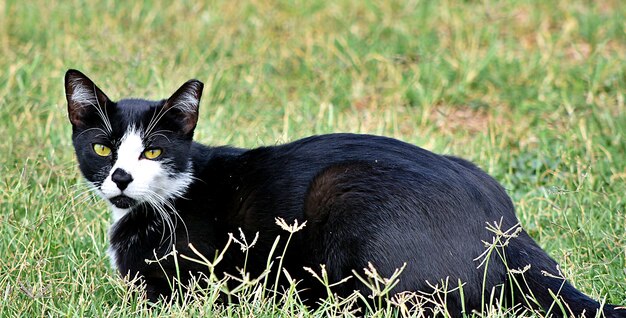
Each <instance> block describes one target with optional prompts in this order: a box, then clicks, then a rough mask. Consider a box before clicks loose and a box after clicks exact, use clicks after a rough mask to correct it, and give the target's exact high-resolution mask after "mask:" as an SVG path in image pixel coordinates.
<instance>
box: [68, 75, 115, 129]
mask: <svg viewBox="0 0 626 318" xmlns="http://www.w3.org/2000/svg"><path fill="white" fill-rule="evenodd" d="M65 97H66V98H67V113H68V116H69V118H70V122H71V123H72V125H74V126H75V127H82V126H85V125H86V119H87V117H89V115H90V114H92V113H94V112H96V113H101V112H103V110H104V109H105V107H106V105H107V103H109V98H108V97H107V96H106V95H105V94H104V92H102V90H100V88H98V86H96V84H94V83H93V82H92V81H91V80H90V79H89V78H88V77H87V76H85V74H83V73H81V72H79V71H77V70H72V69H70V70H68V71H67V72H66V73H65Z"/></svg>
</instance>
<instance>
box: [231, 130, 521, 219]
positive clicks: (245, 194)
mask: <svg viewBox="0 0 626 318" xmlns="http://www.w3.org/2000/svg"><path fill="white" fill-rule="evenodd" d="M236 157H237V159H236V160H235V161H236V164H234V165H233V170H234V174H235V175H236V177H235V178H234V179H235V180H234V182H235V185H234V187H235V188H236V189H238V191H239V193H237V196H238V198H240V200H241V202H243V203H246V201H247V202H248V203H250V204H252V205H253V206H254V207H255V209H259V208H263V209H272V210H274V211H289V213H288V214H291V215H294V214H298V213H300V212H301V211H303V208H304V204H305V201H307V202H310V200H311V197H312V196H315V195H314V194H319V193H325V192H328V191H329V189H334V190H336V189H338V188H336V186H337V185H338V184H341V186H342V187H345V188H346V189H358V188H359V187H361V190H362V191H364V190H367V192H371V193H376V194H377V195H380V196H389V197H396V198H398V199H399V198H403V199H406V200H411V201H413V202H418V201H421V200H429V199H428V198H429V197H448V198H449V197H452V198H455V197H457V198H458V199H459V200H479V201H484V202H491V201H494V200H495V201H500V202H501V204H499V206H504V207H505V208H506V210H509V207H510V210H511V212H512V206H511V205H510V204H509V202H510V201H509V199H508V196H507V195H506V193H505V192H504V190H503V189H502V187H501V186H500V185H499V184H498V183H497V182H496V181H495V180H493V179H492V178H491V177H489V176H488V175H487V174H486V173H484V172H483V171H482V170H480V169H479V168H477V167H476V166H475V165H473V164H471V163H469V162H467V161H465V160H462V159H459V158H454V157H446V156H441V155H437V154H434V153H432V152H430V151H428V150H425V149H422V148H420V147H417V146H414V145H411V144H409V143H405V142H402V141H399V140H397V139H392V138H388V137H381V136H373V135H360V134H328V135H319V136H312V137H307V138H304V139H300V140H296V141H294V142H291V143H287V144H284V145H278V146H271V147H261V148H256V149H252V150H248V151H245V152H241V153H240V154H238V155H237V156H236ZM341 191H344V190H341ZM442 194H443V195H442ZM246 199H247V200H246ZM246 207H248V206H246ZM500 212H502V211H500Z"/></svg>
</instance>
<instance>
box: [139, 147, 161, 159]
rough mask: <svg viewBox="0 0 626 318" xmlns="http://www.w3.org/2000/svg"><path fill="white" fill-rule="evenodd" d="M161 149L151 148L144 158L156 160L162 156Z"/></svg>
mask: <svg viewBox="0 0 626 318" xmlns="http://www.w3.org/2000/svg"><path fill="white" fill-rule="evenodd" d="M161 152H162V151H161V149H159V148H151V149H147V150H146V151H144V152H143V156H144V157H146V159H150V160H152V159H156V158H158V157H159V156H160V155H161Z"/></svg>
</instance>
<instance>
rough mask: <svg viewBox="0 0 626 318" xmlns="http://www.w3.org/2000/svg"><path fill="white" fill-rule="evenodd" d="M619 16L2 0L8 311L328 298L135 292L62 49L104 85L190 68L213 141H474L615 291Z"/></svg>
mask: <svg viewBox="0 0 626 318" xmlns="http://www.w3.org/2000/svg"><path fill="white" fill-rule="evenodd" d="M624 16H626V5H625V4H624V3H623V2H622V1H602V2H601V3H600V2H598V3H597V4H590V2H588V1H510V2H502V1H458V2H457V1H381V2H372V1H282V2H270V1H262V0H261V1H245V2H242V1H211V2H210V3H208V4H204V3H203V2H198V1H173V2H158V1H144V2H136V3H135V2H134V3H131V2H121V1H120V2H115V1H91V0H86V1H63V2H58V3H54V2H53V3H51V2H49V1H39V0H34V1H12V0H9V1H7V0H0V54H1V57H0V136H1V137H2V139H3V140H2V141H1V142H0V207H1V213H0V224H1V225H0V251H1V252H2V257H0V273H2V275H0V298H1V299H0V303H1V305H0V316H2V317H4V316H42V315H51V316H137V315H140V316H150V315H152V316H158V315H164V316H169V315H170V314H171V315H174V316H176V315H179V316H185V315H200V314H205V315H210V314H211V313H212V314H213V315H216V316H221V315H231V316H247V315H253V316H263V315H265V316H271V315H273V314H278V313H282V314H288V315H294V316H296V315H298V314H300V313H302V314H303V315H307V316H308V315H318V316H324V313H322V312H313V313H309V312H307V311H305V310H304V309H303V308H301V307H299V305H298V303H297V302H296V301H295V299H294V298H290V299H291V300H290V301H287V302H286V303H285V304H286V305H285V307H276V306H272V305H271V303H265V302H259V303H255V304H256V307H254V306H253V305H250V304H248V305H243V304H242V305H241V306H235V307H232V308H231V307H228V308H223V307H221V306H220V305H217V304H203V303H195V304H193V305H190V306H187V307H180V306H177V305H173V306H174V307H173V308H167V307H163V308H159V307H157V308H153V309H151V310H148V309H147V307H146V306H145V304H143V303H142V301H141V300H138V299H136V298H135V297H134V296H133V294H132V293H128V292H127V288H126V285H125V284H124V283H123V281H122V280H121V279H119V278H118V277H117V276H116V275H115V273H114V272H113V271H112V270H111V269H110V268H109V266H108V264H109V262H108V259H107V257H106V253H105V251H106V246H107V238H106V230H107V227H108V224H109V216H108V212H107V211H106V208H105V205H104V204H103V203H102V202H100V201H98V200H97V199H94V198H91V197H88V196H86V195H84V194H81V193H82V192H83V191H84V190H85V187H84V185H82V183H81V182H80V176H79V173H78V170H77V167H76V164H75V160H74V155H73V149H72V146H71V140H70V125H69V122H68V121H67V119H66V118H67V117H66V109H65V107H66V106H65V98H64V96H63V94H64V91H63V85H62V76H63V74H64V72H65V71H66V69H67V68H70V67H71V68H77V69H80V70H81V71H83V72H85V73H86V74H87V75H89V76H90V77H91V78H92V79H94V80H95V81H96V82H97V83H98V84H99V86H100V87H102V88H103V89H104V90H105V91H106V92H107V94H108V95H109V96H110V97H112V98H114V99H115V98H120V97H126V96H138V97H147V98H155V99H156V98H163V97H166V96H168V95H169V94H170V93H171V92H172V91H173V90H174V89H175V88H177V87H178V86H179V85H180V84H182V83H183V82H184V81H186V80H187V79H189V78H197V79H199V80H202V81H203V82H204V83H205V91H204V95H203V101H202V106H201V116H200V117H201V118H200V123H199V125H198V128H197V131H196V139H197V140H198V141H201V142H204V143H207V144H213V145H221V144H231V145H235V146H239V147H254V146H260V145H272V144H275V143H280V142H286V141H290V140H294V139H297V138H300V137H303V136H308V135H311V134H320V133H329V132H340V131H342V132H361V133H373V134H383V135H387V136H392V137H396V138H399V139H402V140H405V141H408V142H411V143H414V144H417V145H419V146H422V147H424V148H427V149H430V150H433V151H435V152H438V153H445V154H456V155H459V156H461V157H465V158H468V159H471V160H472V161H474V162H476V163H477V164H478V165H479V166H481V167H482V168H483V169H485V170H486V171H487V172H489V173H490V174H491V175H493V176H494V177H496V179H498V180H499V181H500V182H501V183H502V184H503V185H504V186H505V187H506V188H507V190H508V192H509V194H510V195H511V196H512V197H513V199H514V201H515V203H516V206H517V211H518V215H519V217H520V220H521V223H522V225H523V226H524V227H525V228H526V229H527V230H528V231H529V233H530V234H531V235H532V236H533V237H534V238H535V239H537V240H538V241H539V243H540V245H541V246H542V247H544V248H545V249H547V250H548V251H549V253H550V254H551V255H552V256H554V258H556V259H557V260H558V261H559V263H561V265H562V269H563V271H564V273H565V275H566V276H567V277H568V278H570V279H571V280H572V281H573V283H574V284H575V285H576V286H577V287H579V288H580V289H582V290H583V291H585V292H586V293H588V294H590V295H592V296H594V297H595V298H598V299H603V298H605V299H606V300H607V301H609V302H612V303H619V304H626V296H625V295H626V284H625V283H624V282H625V281H626V273H625V268H626V201H625V199H624V193H626V183H625V181H626V142H625V141H624V140H625V138H626V106H624V99H625V94H624V92H626V73H625V70H626V31H625V28H626V26H625V24H624ZM493 315H497V313H493Z"/></svg>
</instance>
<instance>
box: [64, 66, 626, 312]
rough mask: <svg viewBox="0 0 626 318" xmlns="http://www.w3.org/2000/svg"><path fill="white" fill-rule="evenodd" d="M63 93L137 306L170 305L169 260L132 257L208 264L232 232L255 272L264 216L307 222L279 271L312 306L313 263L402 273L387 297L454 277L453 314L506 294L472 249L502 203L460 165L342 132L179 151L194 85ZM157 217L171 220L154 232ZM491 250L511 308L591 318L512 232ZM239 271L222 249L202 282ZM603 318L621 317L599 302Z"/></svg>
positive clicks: (72, 79) (508, 218)
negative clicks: (517, 274)
mask: <svg viewBox="0 0 626 318" xmlns="http://www.w3.org/2000/svg"><path fill="white" fill-rule="evenodd" d="M66 90H67V92H68V103H69V114H70V120H71V121H72V124H73V128H74V129H73V140H74V145H75V147H76V152H77V157H78V160H79V164H80V167H81V171H82V172H83V174H84V175H85V177H86V178H87V180H89V181H90V183H91V184H92V185H93V186H94V187H95V188H96V189H97V190H98V191H99V192H100V194H101V195H102V196H103V197H104V198H105V199H107V200H108V201H109V202H110V204H111V206H112V208H113V212H114V219H115V222H114V224H113V225H112V227H111V230H110V243H111V244H110V255H111V259H112V262H113V263H114V266H115V267H116V268H117V269H118V270H119V271H120V273H121V274H122V275H126V274H130V275H131V276H134V275H139V276H141V277H142V278H143V280H144V281H145V283H146V289H147V293H148V297H149V298H150V299H151V300H157V299H158V297H159V296H166V297H167V296H168V295H170V294H171V292H172V291H171V287H170V285H169V284H168V280H170V279H171V278H172V277H176V276H177V274H176V269H175V263H174V260H173V258H172V257H169V258H166V259H163V260H161V262H160V263H147V262H146V261H145V260H146V259H155V258H160V257H162V256H163V255H165V254H167V253H168V252H169V251H170V250H171V249H172V244H173V245H175V247H176V250H177V251H178V252H179V253H180V254H184V255H189V256H193V255H194V253H193V252H192V251H191V250H190V249H189V243H192V244H193V246H194V247H195V248H196V249H197V250H199V251H200V252H201V253H202V254H203V255H205V256H207V257H208V258H209V259H211V258H212V257H213V256H214V255H215V252H216V250H219V249H222V248H223V247H224V246H225V244H226V241H227V240H228V233H237V232H238V229H239V228H241V229H242V230H243V232H244V233H245V234H246V236H247V237H249V238H252V237H254V235H255V233H257V232H258V233H259V240H258V242H257V243H256V245H255V246H254V247H253V248H252V249H250V250H249V251H248V253H249V254H248V259H247V270H248V271H249V272H251V274H252V275H253V276H254V275H259V274H261V271H262V270H264V269H265V267H266V262H267V259H268V255H269V253H270V248H271V247H272V243H273V242H274V240H275V238H276V236H277V235H281V236H283V237H284V236H286V234H287V233H286V232H285V231H284V230H282V229H281V228H280V227H279V226H278V225H276V223H275V219H276V218H277V217H280V218H284V219H285V220H286V221H287V223H292V222H293V221H294V220H298V221H299V223H300V224H302V223H303V222H305V221H306V222H307V223H306V226H305V227H304V228H303V229H302V230H300V231H298V232H296V233H295V234H294V236H293V238H292V241H291V242H290V244H289V248H288V250H287V254H286V256H285V258H284V259H283V265H284V267H285V268H286V269H287V271H288V272H289V273H290V274H291V275H292V276H293V277H295V278H297V279H300V280H302V281H301V283H300V284H299V285H298V286H299V288H302V289H306V291H305V292H304V293H303V294H302V295H304V296H305V297H306V298H308V299H310V300H312V301H315V300H316V299H318V298H319V297H323V296H324V295H325V289H324V287H323V286H322V285H321V284H320V283H319V282H316V281H315V280H314V279H313V278H312V276H311V275H310V274H309V273H305V271H304V270H303V266H306V267H310V268H313V269H319V266H320V265H321V264H324V265H325V266H326V270H327V271H328V274H329V277H330V280H331V282H336V281H339V280H341V279H342V278H344V277H347V276H350V275H352V270H357V271H358V272H362V269H363V268H365V267H367V265H368V262H371V263H372V264H373V265H374V267H375V268H376V269H377V270H378V271H379V273H380V274H381V275H382V276H383V277H388V276H390V275H391V274H392V273H393V271H394V270H395V269H397V268H400V267H402V266H403V264H405V263H406V268H405V269H404V271H403V272H402V274H401V276H400V281H399V284H398V285H397V286H396V287H395V288H394V292H399V291H424V292H430V291H432V287H431V285H429V284H433V283H435V284H436V283H438V282H440V281H441V280H442V279H446V278H447V279H448V281H449V282H450V283H452V287H451V288H453V287H457V285H458V281H459V280H460V281H462V282H463V283H464V286H463V294H464V304H463V306H464V307H465V308H466V310H471V309H480V307H481V300H482V297H483V296H484V297H488V295H485V292H484V291H487V293H491V291H492V290H493V291H495V292H496V293H497V292H498V291H499V290H500V288H502V286H510V276H509V275H508V274H507V269H506V267H505V265H504V261H503V259H502V257H500V256H498V253H497V252H494V253H492V254H491V256H490V257H489V263H488V267H487V269H485V266H479V264H480V263H481V261H482V260H484V257H481V254H483V252H485V250H486V247H485V243H484V242H492V239H493V237H494V236H495V234H494V233H493V232H491V231H489V230H488V229H487V224H488V223H489V224H497V226H498V227H499V228H501V229H502V230H509V229H514V228H516V227H517V226H518V224H517V223H518V220H517V218H516V216H515V212H514V207H513V204H512V202H511V200H510V199H509V197H508V196H507V194H506V192H505V191H504V189H503V188H502V187H501V186H500V185H499V184H498V183H497V182H496V181H495V180H494V179H492V178H491V177H489V176H488V175H487V174H485V173H484V172H483V171H481V170H480V169H479V168H477V167H476V166H474V165H473V164H471V163H469V162H467V161H465V160H462V159H458V158H454V157H447V156H440V155H436V154H433V153H431V152H429V151H426V150H424V149H421V148H419V147H416V146H413V145H410V144H407V143H404V142H400V141H398V140H394V139H390V138H385V137H377V136H369V135H353V134H333V135H323V136H314V137H309V138H305V139H302V140H298V141H295V142H292V143H289V144H285V145H280V146H274V147H262V148H258V149H252V150H247V149H235V148H228V147H207V146H203V145H201V144H198V143H194V142H192V135H193V129H194V128H195V124H196V121H197V106H198V102H199V99H200V95H201V90H202V85H201V84H200V83H199V82H193V81H190V82H188V83H186V84H185V85H184V86H183V87H181V89H179V91H177V92H176V93H175V94H174V95H173V96H172V97H170V99H168V100H165V101H160V102H150V101H144V100H122V101H120V102H118V103H113V102H111V101H110V100H109V99H108V98H107V97H106V96H105V95H104V93H102V92H101V91H100V90H99V89H98V88H97V87H96V86H95V85H94V84H93V83H92V82H91V81H90V80H88V79H87V78H86V77H85V76H84V75H82V74H81V73H79V72H77V71H68V73H67V75H66ZM90 92H91V93H92V94H91V95H90V94H89V93H90ZM98 107H99V108H100V109H101V110H102V111H101V112H97V111H96V109H97V108H98ZM160 115H163V116H160ZM105 117H106V118H107V119H108V121H109V123H103V121H104V120H103V119H104V118H105ZM102 147H104V148H102ZM107 149H108V150H107ZM155 154H156V157H154V158H153V156H155ZM146 165H147V167H146ZM144 180H148V181H144ZM142 182H145V184H141V183H142ZM163 207H165V208H163ZM171 211H176V213H177V214H178V215H173V214H172V213H171ZM168 213H169V218H170V220H172V222H164V219H167V217H168V216H167V215H164V214H168ZM175 222H176V223H175ZM503 241H508V245H507V246H506V247H505V248H504V249H502V248H498V251H504V253H505V255H506V257H505V260H506V263H507V264H508V267H509V268H511V269H523V268H524V267H526V266H527V265H530V268H526V272H525V273H524V275H525V278H526V281H527V282H528V288H524V287H523V288H522V290H519V289H517V288H513V289H511V288H506V293H510V292H513V293H514V295H515V296H514V298H515V300H514V302H515V303H525V301H524V300H523V297H521V295H522V293H529V291H530V292H532V293H533V294H534V296H535V298H536V299H537V300H538V301H539V305H540V306H541V307H544V308H548V307H549V306H550V305H551V304H552V302H553V298H552V296H551V295H550V294H549V290H550V291H552V293H554V294H558V295H559V299H561V300H563V301H564V302H565V303H566V304H567V306H569V310H571V312H572V313H574V314H576V315H580V314H581V313H583V311H585V312H586V314H587V316H593V315H594V314H595V313H596V311H597V310H598V309H599V308H600V305H599V303H598V302H596V301H594V300H592V299H590V298H588V297H587V296H585V295H584V294H582V293H581V292H579V291H578V290H576V289H575V288H574V287H572V286H571V285H570V284H569V283H567V282H565V281H564V280H563V279H559V278H554V277H549V276H545V275H543V274H542V271H545V272H547V273H551V274H553V275H557V274H558V271H557V264H556V263H555V262H554V261H553V260H552V259H551V258H550V257H549V256H548V255H546V253H545V252H544V251H543V250H541V248H539V247H538V246H537V244H536V243H535V242H534V241H533V240H532V239H531V238H530V237H529V236H528V235H527V234H526V232H524V231H521V232H517V235H515V237H511V238H508V239H504V238H503ZM283 242H284V240H283ZM178 262H179V266H180V269H181V271H180V275H181V279H182V280H183V281H187V280H188V279H189V278H191V276H194V275H197V273H206V272H207V268H206V266H202V265H200V264H197V263H194V262H191V261H186V260H184V259H180V258H179V259H178ZM243 263H244V254H243V252H241V251H239V250H238V249H230V250H229V251H228V252H227V253H226V254H225V258H224V260H223V261H222V262H221V263H220V265H219V266H220V267H218V268H217V270H216V272H217V273H222V272H228V273H231V274H235V273H236V271H237V268H241V267H242V266H243ZM483 275H484V276H483ZM492 288H493V289H492ZM353 290H361V291H362V292H363V293H365V294H368V293H369V290H367V289H366V288H365V286H364V285H363V284H362V283H360V282H359V281H358V280H356V279H351V280H348V281H347V282H345V283H343V284H340V285H338V286H337V287H336V288H335V289H334V292H336V293H338V294H340V295H344V296H346V295H348V294H350V293H351V292H352V291H353ZM509 299H510V298H509ZM447 306H448V307H447V308H448V310H449V312H450V314H452V315H454V316H458V315H460V314H461V308H462V304H461V301H460V295H459V293H458V292H453V293H451V294H450V295H449V296H448V300H447ZM559 314H560V313H559V312H558V311H557V312H555V315H559ZM604 314H605V315H606V316H611V317H626V314H624V313H622V312H621V311H619V310H614V309H613V307H612V306H609V305H607V306H605V307H604Z"/></svg>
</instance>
